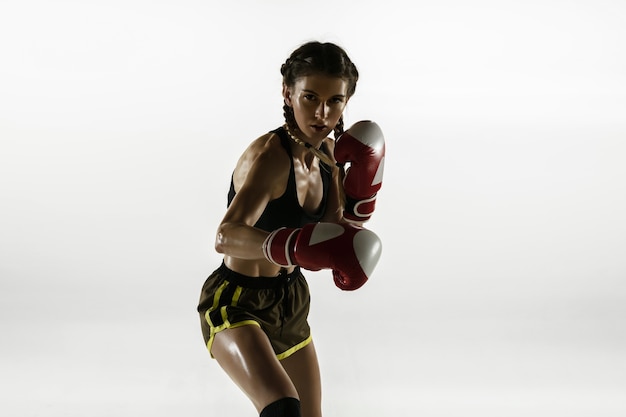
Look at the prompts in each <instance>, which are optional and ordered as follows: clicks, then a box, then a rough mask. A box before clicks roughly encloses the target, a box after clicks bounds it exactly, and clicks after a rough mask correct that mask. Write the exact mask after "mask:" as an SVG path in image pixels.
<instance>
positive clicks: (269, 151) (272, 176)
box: [233, 133, 290, 191]
mask: <svg viewBox="0 0 626 417" xmlns="http://www.w3.org/2000/svg"><path fill="white" fill-rule="evenodd" d="M289 166H290V161H289V156H288V154H287V153H286V152H285V149H284V148H283V147H282V145H281V143H280V138H279V137H278V136H277V135H276V134H274V133H266V134H264V135H262V136H260V137H258V138H256V139H255V140H253V141H252V142H251V143H250V145H249V146H248V147H247V148H246V150H245V151H244V152H243V154H242V155H241V157H240V158H239V160H238V161H237V165H236V167H235V171H234V172H233V182H234V185H235V190H236V191H237V190H239V189H240V188H241V187H242V186H243V185H244V184H246V185H251V186H252V185H254V186H258V185H265V186H267V185H268V181H269V182H270V183H271V184H279V185H280V184H282V183H286V180H287V176H288V175H289Z"/></svg>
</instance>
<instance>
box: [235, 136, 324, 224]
mask: <svg viewBox="0 0 626 417" xmlns="http://www.w3.org/2000/svg"><path fill="white" fill-rule="evenodd" d="M272 133H275V134H277V135H278V136H279V137H280V143H281V145H282V146H283V147H284V148H285V150H286V151H287V153H288V154H289V159H290V160H291V167H290V168H289V179H288V180H287V188H286V189H285V192H284V193H283V195H282V196H280V197H278V198H277V199H275V200H272V201H270V202H269V203H268V204H267V206H266V207H265V210H264V211H263V214H261V217H260V218H259V220H258V221H257V222H256V224H255V225H254V227H257V228H259V229H262V230H265V231H267V232H271V231H273V230H276V229H278V228H280V227H302V226H304V225H306V224H308V223H315V222H318V221H320V220H321V219H322V217H323V216H324V214H325V213H326V206H327V204H328V190H329V188H330V182H331V176H332V174H331V168H330V167H329V166H328V165H326V164H325V163H323V162H321V161H320V175H321V177H322V187H323V194H322V202H321V204H320V207H319V209H318V210H317V213H315V214H309V213H307V212H306V211H304V209H303V208H302V206H300V203H299V202H298V192H297V189H296V175H295V171H294V168H293V158H292V155H291V148H290V147H289V137H288V136H287V132H285V129H284V128H283V127H279V128H278V129H276V130H273V131H272ZM235 194H236V193H235V186H234V184H233V179H232V177H231V180H230V190H229V191H228V205H229V206H230V203H231V202H232V201H233V198H234V197H235Z"/></svg>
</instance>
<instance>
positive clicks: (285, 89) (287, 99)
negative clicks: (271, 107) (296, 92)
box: [283, 84, 291, 107]
mask: <svg viewBox="0 0 626 417" xmlns="http://www.w3.org/2000/svg"><path fill="white" fill-rule="evenodd" d="M283 99H284V100H285V104H286V105H288V106H289V107H291V88H289V87H288V86H287V85H285V84H283Z"/></svg>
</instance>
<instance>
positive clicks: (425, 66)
mask: <svg viewBox="0 0 626 417" xmlns="http://www.w3.org/2000/svg"><path fill="white" fill-rule="evenodd" d="M409 5H410V7H409ZM625 13H626V5H625V4H624V3H623V2H620V1H610V0H594V1H591V0H581V1H575V2H566V1H523V2H522V1H516V2H515V1H487V0H479V1H473V2H463V1H451V0H448V1H445V0H444V1H437V2H435V1H418V2H403V1H396V0H390V1H385V2H373V1H361V2H352V1H317V2H300V1H278V0H274V1H263V2H261V1H251V0H243V1H237V2H235V1H233V2H211V1H191V0H182V1H176V2H174V1H170V2H168V1H159V2H150V1H139V0H126V1H106V2H105V1H89V2H78V1H56V2H45V1H21V2H17V1H13V2H3V3H2V4H0V56H1V57H2V58H1V59H2V64H1V65H0V213H1V216H0V257H1V258H0V334H1V335H2V336H1V339H0V340H1V342H0V353H1V356H0V368H1V369H2V372H0V375H1V376H0V399H1V400H0V412H3V411H5V410H6V411H10V413H8V414H7V413H4V414H6V415H18V414H19V415H24V416H36V415H46V416H63V417H71V416H84V415H90V416H111V415H120V416H126V415H127V416H131V415H149V414H150V415H153V416H166V415H173V414H177V415H183V414H188V415H191V414H194V415H209V416H213V415H242V416H243V415H254V410H253V408H252V407H251V405H250V404H249V403H248V402H247V400H246V399H245V398H244V397H243V395H242V394H240V393H239V391H238V390H237V389H236V388H235V387H234V386H233V385H232V384H231V383H230V381H229V380H228V379H227V377H226V376H225V375H223V373H222V372H221V370H220V369H219V367H218V366H217V364H216V363H215V362H214V361H212V360H210V359H209V356H208V354H207V353H206V352H205V350H204V347H203V344H202V339H201V335H200V331H199V322H198V318H197V317H196V314H195V310H194V309H195V303H196V302H197V298H198V295H199V290H200V286H201V285H202V283H203V281H204V279H205V277H206V276H207V275H208V274H209V273H210V272H211V271H212V270H213V269H214V268H215V267H216V266H217V264H218V262H219V257H218V256H217V254H216V253H214V252H213V250H212V240H213V234H214V231H215V228H216V226H217V223H218V222H219V220H220V219H221V216H222V214H223V212H224V209H225V199H226V192H227V186H228V181H229V175H230V172H231V170H232V167H233V166H234V162H235V160H236V158H237V156H238V155H239V154H240V152H241V151H242V150H243V149H244V147H245V146H246V145H247V143H248V142H249V141H250V140H252V139H253V138H255V137H256V136H258V135H260V134H262V133H264V132H266V131H268V130H270V129H272V128H274V127H276V126H278V125H279V124H280V123H281V119H282V109H281V106H282V100H281V97H280V73H279V68H280V64H281V63H282V62H283V61H284V60H285V59H286V57H287V56H288V54H289V53H290V52H291V51H292V50H293V49H294V48H296V47H297V46H299V45H300V44H301V43H303V42H305V41H308V40H311V39H318V40H322V41H332V42H336V43H338V44H340V45H342V46H343V47H344V48H345V49H346V50H347V51H348V52H349V54H350V55H351V57H352V58H353V60H354V61H355V62H356V64H357V65H358V67H359V70H360V72H361V75H362V77H361V80H360V82H359V85H358V87H357V94H356V96H355V97H354V98H353V100H352V101H351V103H350V105H349V108H348V110H347V113H346V123H347V124H348V125H349V124H351V123H353V122H355V121H357V120H361V119H372V120H375V121H377V122H378V123H379V124H380V125H381V127H382V128H383V130H384V132H385V134H386V138H387V163H386V173H385V181H384V185H383V190H382V191H381V193H380V196H379V200H378V210H377V212H376V214H375V216H374V218H373V219H372V221H371V222H370V224H369V226H368V227H369V228H371V229H372V230H375V231H376V232H377V233H378V234H379V235H380V236H381V238H382V239H383V241H384V254H383V258H382V259H381V262H380V264H379V266H378V269H377V271H376V275H375V276H374V277H373V278H372V279H371V281H370V282H369V283H368V284H367V285H366V286H365V287H364V288H363V289H361V290H359V291H357V292H355V293H343V292H341V291H339V290H337V289H336V288H335V287H334V286H333V285H332V281H331V278H330V276H329V274H328V273H327V272H320V273H311V274H309V276H310V284H311V289H312V292H313V311H312V313H311V323H312V326H313V329H314V335H315V338H316V345H317V348H318V351H319V355H320V361H321V365H322V372H323V378H324V381H323V382H324V389H325V393H324V401H325V410H326V412H327V413H326V415H327V416H346V415H354V416H356V415H359V416H389V415H415V416H417V415H420V416H458V415H480V416H527V415H535V416H537V415H545V416H588V415H594V416H618V415H620V416H621V415H624V413H625V412H626V400H624V397H623V392H625V390H626V354H625V353H624V352H625V351H626V350H625V348H626V334H625V330H624V329H625V328H626V327H625V324H626V323H625V320H624V317H625V314H626V308H625V307H624V306H625V302H626V284H625V280H624V278H626V260H625V256H624V254H625V253H626V216H624V213H625V212H626V193H625V190H626V164H625V163H624V160H625V159H626V117H625V115H626V56H625V55H624V50H625V49H626V42H625V39H626V29H625V26H624V25H623V21H624V17H625Z"/></svg>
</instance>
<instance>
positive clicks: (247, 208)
mask: <svg viewBox="0 0 626 417" xmlns="http://www.w3.org/2000/svg"><path fill="white" fill-rule="evenodd" d="M278 146H280V145H278ZM288 164H289V160H288V156H287V155H286V154H285V153H284V152H283V151H282V149H281V148H279V147H277V146H276V141H273V140H272V138H271V137H270V138H269V139H266V140H264V141H261V142H260V143H257V144H254V145H252V146H251V147H250V148H249V149H248V150H246V152H245V153H244V155H243V156H242V158H241V159H240V162H239V163H238V165H237V168H236V169H235V174H234V180H235V183H236V184H237V183H240V186H239V190H238V191H237V194H236V195H235V198H234V199H233V201H232V202H231V204H230V206H229V208H228V210H227V211H226V214H225V215H224V218H223V219H222V221H221V223H220V225H219V226H218V229H217V233H216V239H215V250H216V251H217V252H218V253H221V254H224V255H227V256H231V257H233V258H239V259H248V260H260V259H264V256H263V251H262V246H263V241H264V240H265V238H266V237H267V235H268V233H267V232H265V231H263V230H260V229H256V228H255V227H254V224H255V223H256V222H257V220H258V219H259V218H260V217H261V214H263V210H265V207H266V206H267V204H268V203H269V201H270V200H272V199H274V198H276V197H278V196H280V195H281V194H282V193H283V192H284V188H285V186H286V183H287V175H288V173H289V165H288Z"/></svg>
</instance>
